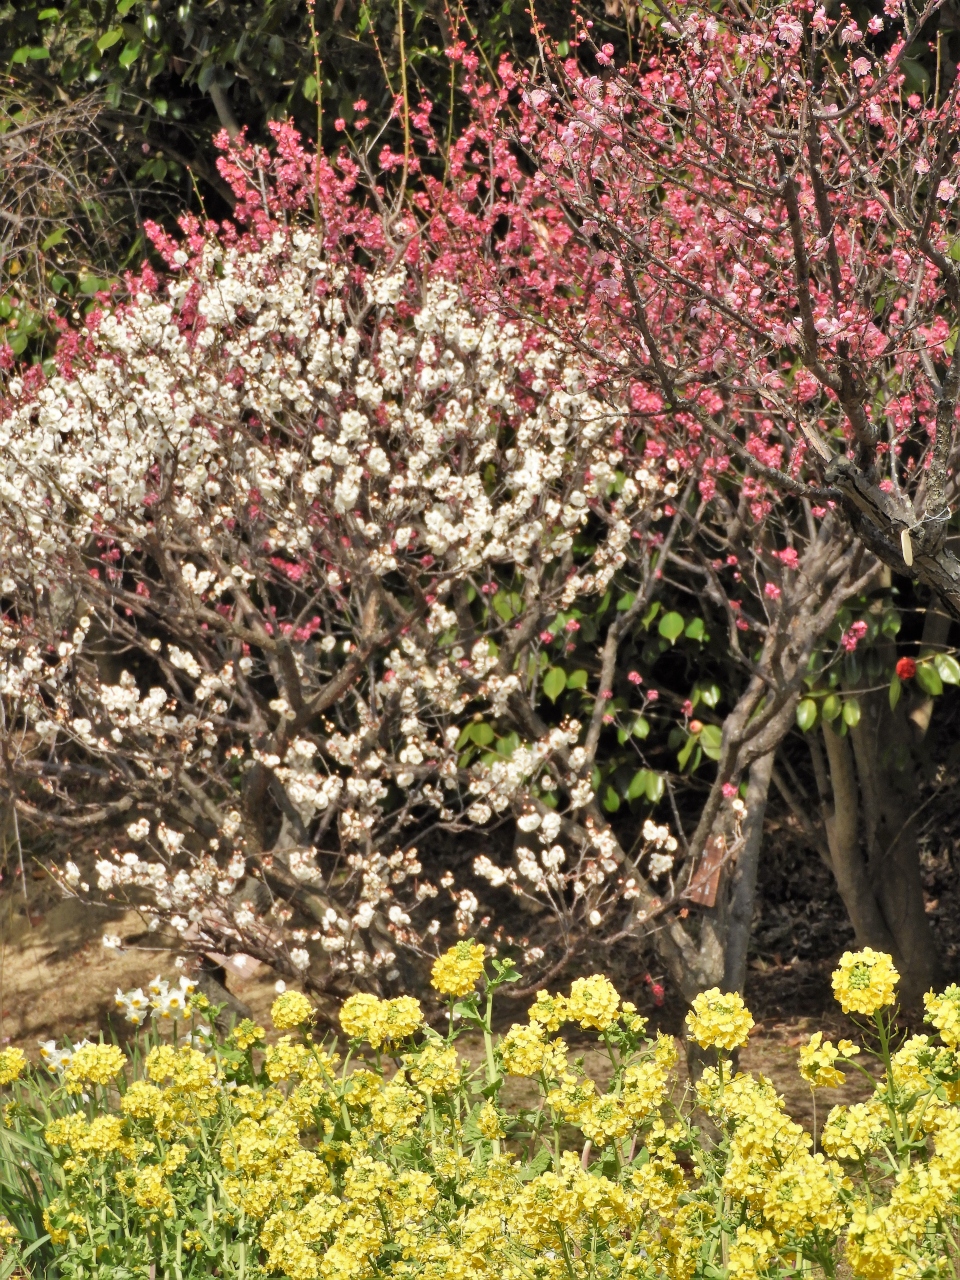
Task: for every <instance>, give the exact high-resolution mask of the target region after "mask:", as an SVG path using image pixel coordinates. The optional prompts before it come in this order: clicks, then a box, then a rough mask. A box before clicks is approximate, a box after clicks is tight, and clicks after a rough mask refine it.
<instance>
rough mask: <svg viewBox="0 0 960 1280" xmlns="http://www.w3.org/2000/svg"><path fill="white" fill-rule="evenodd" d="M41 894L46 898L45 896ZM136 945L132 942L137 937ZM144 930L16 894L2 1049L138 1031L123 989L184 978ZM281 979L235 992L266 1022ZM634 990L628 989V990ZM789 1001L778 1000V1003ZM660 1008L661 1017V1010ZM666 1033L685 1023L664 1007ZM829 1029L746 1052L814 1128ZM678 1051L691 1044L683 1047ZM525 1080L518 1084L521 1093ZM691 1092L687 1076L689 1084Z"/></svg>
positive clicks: (110, 915) (784, 1030)
mask: <svg viewBox="0 0 960 1280" xmlns="http://www.w3.org/2000/svg"><path fill="white" fill-rule="evenodd" d="M38 897H39V895H38ZM104 934H107V935H113V936H116V937H119V938H121V939H123V940H125V945H124V946H123V947H121V948H120V949H110V948H107V947H105V946H104V945H103V941H102V939H103V936H104ZM131 940H132V941H131ZM149 942H150V939H149V936H148V937H147V939H146V940H145V939H144V935H143V924H142V921H141V920H140V917H139V916H138V915H137V914H136V913H135V912H126V913H124V912H122V911H109V910H102V909H94V908H90V907H88V906H84V905H82V904H80V903H79V902H77V901H75V900H74V899H70V898H66V899H61V900H59V901H57V900H52V901H51V900H50V899H49V898H47V899H46V901H43V899H40V901H39V902H37V904H36V906H35V908H33V909H31V911H30V912H29V914H27V912H25V910H24V907H23V903H22V900H21V901H17V899H16V898H15V897H14V896H13V895H11V894H9V893H8V894H5V895H3V896H2V897H0V1044H2V1045H3V1046H4V1047H5V1046H7V1045H18V1046H20V1047H21V1048H23V1049H24V1051H25V1052H26V1053H27V1054H28V1056H30V1057H32V1058H35V1057H36V1053H37V1045H38V1042H39V1041H41V1040H48V1039H55V1040H58V1041H59V1040H61V1039H63V1038H64V1037H67V1038H69V1039H70V1040H73V1041H76V1040H80V1039H82V1038H83V1037H85V1036H86V1037H90V1038H95V1037H96V1036H97V1035H98V1034H99V1032H100V1031H103V1032H105V1033H107V1034H109V1032H110V1030H111V1027H112V1028H113V1029H114V1030H115V1031H116V1033H117V1035H118V1038H121V1039H122V1038H124V1036H125V1034H126V1032H127V1030H128V1028H127V1027H126V1024H124V1023H123V1021H122V1020H121V1019H118V1018H117V1016H116V1013H115V1006H114V993H115V991H116V990H117V988H118V987H119V988H122V989H123V990H130V989H131V988H133V987H138V986H145V985H146V983H147V982H149V981H150V979H151V978H153V977H154V976H155V975H156V974H157V973H160V974H161V975H162V976H164V977H167V978H169V979H172V980H176V978H177V976H178V970H177V968H176V967H175V964H174V961H175V956H174V954H173V953H172V952H170V951H169V950H168V949H166V948H164V947H152V946H150V945H146V944H147V943H149ZM274 980H275V975H273V974H272V973H271V972H270V971H269V970H267V969H266V968H263V969H261V970H260V971H259V972H258V973H257V974H256V975H255V976H254V977H251V978H247V979H244V978H242V977H239V976H238V975H236V974H233V973H230V974H228V976H227V986H228V988H229V990H230V991H231V993H232V994H234V995H235V996H237V997H238V998H239V999H240V1000H242V1001H243V1002H244V1003H245V1004H247V1005H248V1006H249V1007H250V1009H251V1011H252V1013H253V1015H254V1017H255V1018H257V1019H259V1020H261V1021H265V1022H266V1025H268V1026H269V1021H268V1019H267V1014H268V1010H269V1007H270V1004H271V1002H272V1000H273V998H274V995H275V991H274ZM625 994H627V993H625ZM778 1003H779V1002H774V1007H776V1004H778ZM651 1012H654V1011H652V1010H651ZM509 1014H510V1017H511V1018H514V1017H522V1016H523V1015H522V1010H521V1009H519V1008H518V1009H516V1010H513V1009H510V1010H509ZM664 1021H665V1023H666V1028H665V1029H668V1030H670V1029H678V1028H671V1027H670V1025H669V1024H671V1023H674V1022H676V1021H677V1019H676V1017H675V1016H672V1015H671V1011H670V1010H665V1011H664ZM836 1021H837V1025H836V1026H832V1025H829V1026H826V1027H824V1030H825V1031H826V1032H827V1033H828V1034H832V1035H833V1036H835V1037H836V1036H840V1035H849V1034H850V1032H851V1030H852V1029H851V1028H850V1027H849V1026H845V1025H841V1023H840V1020H836ZM821 1026H823V1020H822V1018H818V1017H817V1016H816V1015H813V1014H807V1015H806V1016H803V1017H795V1018H785V1017H780V1016H778V1015H777V1013H774V1014H773V1015H772V1016H769V1017H768V1018H766V1019H765V1020H764V1021H762V1022H760V1023H759V1024H758V1026H757V1027H756V1028H755V1029H754V1032H753V1034H752V1035H751V1037H750V1042H749V1044H748V1045H747V1046H746V1048H745V1049H744V1051H743V1053H742V1055H741V1067H742V1069H744V1070H748V1071H753V1072H762V1073H763V1074H764V1075H766V1076H769V1077H770V1079H771V1080H772V1081H773V1082H774V1084H775V1085H776V1087H777V1089H778V1090H779V1091H780V1092H781V1093H782V1094H783V1095H784V1099H785V1103H786V1106H787V1109H788V1110H789V1112H790V1113H791V1114H792V1115H793V1116H794V1117H795V1118H796V1119H797V1120H800V1121H801V1122H803V1123H804V1124H805V1125H806V1126H807V1127H810V1126H811V1124H812V1122H813V1118H814V1117H813V1099H812V1095H811V1091H810V1089H809V1087H808V1086H807V1085H806V1084H805V1082H804V1081H803V1080H802V1079H801V1078H800V1076H799V1074H798V1072H797V1069H796V1060H797V1050H798V1047H799V1045H800V1044H802V1043H803V1042H805V1040H806V1039H807V1037H808V1036H809V1035H810V1033H811V1032H812V1031H814V1030H816V1029H817V1028H818V1027H821ZM462 1047H463V1049H464V1050H465V1053H466V1056H468V1057H471V1058H472V1057H474V1056H476V1057H477V1058H479V1056H480V1052H481V1050H480V1046H479V1045H477V1046H473V1045H471V1044H470V1043H469V1042H467V1043H463V1044H462ZM678 1048H681V1055H680V1056H681V1062H682V1057H683V1055H682V1046H681V1045H680V1044H679V1042H678ZM572 1052H573V1055H574V1056H579V1055H582V1056H583V1057H584V1067H585V1069H586V1070H587V1072H588V1073H589V1074H590V1075H592V1076H594V1078H596V1079H597V1080H598V1082H603V1081H605V1079H606V1078H607V1077H608V1075H609V1063H608V1061H607V1059H606V1057H605V1055H604V1054H602V1053H599V1052H597V1050H596V1049H595V1048H594V1047H592V1044H591V1042H588V1041H586V1040H584V1041H583V1042H582V1043H577V1042H576V1041H574V1042H573V1043H572ZM516 1085H519V1082H511V1089H514V1088H515V1087H516ZM681 1087H682V1080H681ZM868 1088H869V1086H868V1085H867V1084H866V1082H865V1081H864V1080H863V1077H862V1076H861V1075H860V1074H859V1073H858V1072H855V1071H851V1072H850V1073H849V1075H848V1077H847V1083H846V1085H844V1086H843V1087H842V1088H840V1089H830V1090H820V1091H819V1093H818V1097H817V1112H818V1114H817V1122H818V1125H819V1124H820V1123H822V1121H823V1118H824V1117H825V1115H826V1112H827V1111H828V1110H829V1108H830V1107H832V1106H834V1105H835V1104H836V1103H839V1102H852V1101H857V1100H860V1099H861V1098H863V1097H865V1096H866V1093H867V1092H868Z"/></svg>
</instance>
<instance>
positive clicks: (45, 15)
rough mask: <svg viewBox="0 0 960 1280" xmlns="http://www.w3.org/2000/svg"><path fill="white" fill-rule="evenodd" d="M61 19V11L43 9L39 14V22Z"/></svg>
mask: <svg viewBox="0 0 960 1280" xmlns="http://www.w3.org/2000/svg"><path fill="white" fill-rule="evenodd" d="M59 17H60V10H59V9H41V10H40V12H39V13H38V14H37V21H38V22H50V21H51V19H53V18H59Z"/></svg>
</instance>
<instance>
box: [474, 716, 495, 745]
mask: <svg viewBox="0 0 960 1280" xmlns="http://www.w3.org/2000/svg"><path fill="white" fill-rule="evenodd" d="M495 737H496V734H495V733H494V732H493V729H492V728H491V727H490V725H488V724H484V723H483V721H482V720H481V721H479V722H478V723H477V724H472V725H471V726H470V741H471V742H475V743H476V744H477V746H478V747H489V745H490V743H491V742H492V741H493V739H494V738H495Z"/></svg>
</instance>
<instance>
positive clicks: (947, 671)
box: [933, 653, 960, 684]
mask: <svg viewBox="0 0 960 1280" xmlns="http://www.w3.org/2000/svg"><path fill="white" fill-rule="evenodd" d="M933 662H934V666H935V667H936V668H937V671H938V672H939V675H940V679H941V680H942V681H943V683H944V684H960V662H957V660H956V658H953V657H951V656H950V654H949V653H938V654H937V656H936V657H935V658H934V660H933Z"/></svg>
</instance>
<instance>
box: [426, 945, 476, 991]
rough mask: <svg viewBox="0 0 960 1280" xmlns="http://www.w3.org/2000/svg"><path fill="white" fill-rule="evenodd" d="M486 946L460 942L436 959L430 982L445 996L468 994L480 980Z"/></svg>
mask: <svg viewBox="0 0 960 1280" xmlns="http://www.w3.org/2000/svg"><path fill="white" fill-rule="evenodd" d="M486 954H487V952H486V948H485V947H483V946H481V945H480V943H479V942H473V941H472V940H470V941H464V942H458V943H457V945H456V946H455V947H451V948H450V950H449V951H446V952H444V954H443V955H442V956H440V957H439V958H438V959H437V960H435V961H434V964H433V970H432V972H431V975H430V983H431V985H432V986H433V988H434V990H436V991H439V992H440V994H441V995H444V996H465V995H468V994H469V993H470V992H471V991H472V990H473V989H474V987H475V986H476V985H477V983H478V982H479V980H480V975H481V974H482V973H483V962H484V959H485V958H486Z"/></svg>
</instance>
